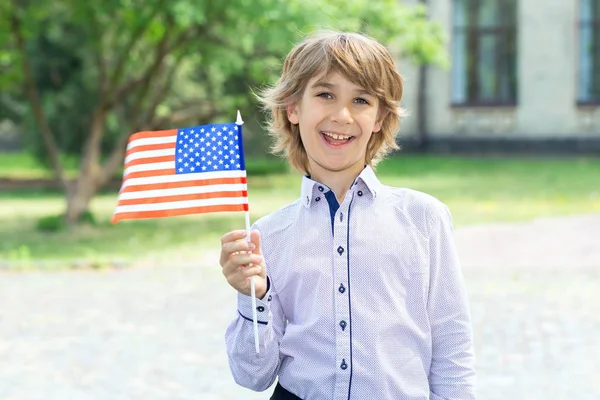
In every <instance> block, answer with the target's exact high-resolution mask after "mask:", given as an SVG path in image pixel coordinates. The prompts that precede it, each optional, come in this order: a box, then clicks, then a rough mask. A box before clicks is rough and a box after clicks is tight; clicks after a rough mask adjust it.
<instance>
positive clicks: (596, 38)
mask: <svg viewBox="0 0 600 400" xmlns="http://www.w3.org/2000/svg"><path fill="white" fill-rule="evenodd" d="M579 41H580V49H579V101H580V102H582V103H600V0H581V6H580V13H579Z"/></svg>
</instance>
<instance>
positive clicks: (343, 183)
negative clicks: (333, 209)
mask: <svg viewBox="0 0 600 400" xmlns="http://www.w3.org/2000/svg"><path fill="white" fill-rule="evenodd" d="M364 168H365V167H364V164H359V165H357V167H356V168H352V169H345V170H343V171H328V170H324V169H322V168H313V169H312V171H311V173H310V177H311V178H312V179H313V180H315V181H317V182H319V183H322V184H324V185H326V186H327V187H328V188H329V189H331V190H332V191H333V193H334V194H335V197H336V199H337V201H338V203H340V204H342V202H343V201H344V197H346V192H347V191H348V189H350V186H352V183H353V182H354V180H355V179H356V177H357V176H358V175H360V173H361V172H362V170H363V169H364Z"/></svg>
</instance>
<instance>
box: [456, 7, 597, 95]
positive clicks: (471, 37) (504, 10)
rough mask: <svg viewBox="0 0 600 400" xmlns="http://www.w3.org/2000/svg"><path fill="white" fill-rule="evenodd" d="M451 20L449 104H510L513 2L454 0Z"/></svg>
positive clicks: (514, 55) (514, 54) (514, 81)
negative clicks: (450, 94) (450, 95)
mask: <svg viewBox="0 0 600 400" xmlns="http://www.w3.org/2000/svg"><path fill="white" fill-rule="evenodd" d="M593 1H596V0H593ZM452 20H453V21H452V25H453V43H452V103H453V104H456V105H491V106H492V105H514V104H515V103H516V102H517V0H454V1H453V10H452Z"/></svg>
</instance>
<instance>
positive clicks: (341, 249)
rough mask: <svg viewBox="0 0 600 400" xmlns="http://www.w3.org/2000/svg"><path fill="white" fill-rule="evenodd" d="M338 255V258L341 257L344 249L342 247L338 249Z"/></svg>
mask: <svg viewBox="0 0 600 400" xmlns="http://www.w3.org/2000/svg"><path fill="white" fill-rule="evenodd" d="M337 251H338V253H339V254H340V256H341V255H342V253H343V252H344V248H343V247H342V246H340V247H338V250H337Z"/></svg>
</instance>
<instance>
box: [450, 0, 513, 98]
mask: <svg viewBox="0 0 600 400" xmlns="http://www.w3.org/2000/svg"><path fill="white" fill-rule="evenodd" d="M459 1H467V2H470V1H469V0H452V2H451V7H452V8H453V10H452V12H451V13H450V20H451V23H450V29H451V32H452V40H451V44H450V45H451V48H450V53H451V59H452V70H451V82H452V83H451V87H450V92H451V93H450V99H451V100H450V106H451V107H453V108H467V107H481V108H484V107H515V106H517V105H518V100H519V84H518V34H519V29H518V28H519V24H518V20H519V15H518V1H519V0H515V10H514V13H515V15H514V22H513V23H508V22H503V21H499V20H496V21H494V24H493V25H488V26H480V25H479V18H478V19H477V20H476V21H469V22H468V23H465V24H464V25H462V26H461V25H460V24H458V23H457V21H456V19H455V16H456V13H455V10H454V8H456V7H458V2H459ZM495 1H497V2H498V3H499V6H502V0H495ZM475 4H476V6H475V7H474V8H475V10H471V9H470V8H469V7H470V6H469V5H466V6H465V7H466V9H465V12H466V13H467V14H465V15H468V14H469V13H473V14H477V13H478V12H479V10H480V7H481V4H478V3H475ZM471 6H472V5H471ZM459 35H460V36H462V37H463V40H465V42H466V51H467V52H468V51H469V45H470V44H469V42H470V41H471V40H473V39H472V38H473V35H474V36H476V39H475V41H476V43H478V44H479V40H480V39H481V38H482V37H486V36H490V35H491V36H492V37H494V38H495V39H496V40H501V41H502V44H501V45H500V46H498V47H499V48H500V49H501V50H500V51H501V52H502V53H507V52H508V50H507V48H508V46H509V44H508V43H507V42H508V40H510V38H511V36H512V38H514V60H515V61H514V66H513V68H514V71H513V74H514V76H515V84H514V85H515V87H514V95H513V98H512V99H508V100H505V99H500V95H499V93H497V94H496V96H495V99H493V100H487V101H486V100H481V99H474V98H470V97H471V96H470V93H469V92H470V91H471V90H474V91H477V92H479V89H478V87H477V86H478V82H477V81H478V79H477V78H476V79H475V81H476V82H474V83H471V82H470V78H471V76H470V75H471V74H475V75H476V74H477V71H479V65H480V63H481V56H480V50H479V49H478V50H477V56H476V59H475V66H474V67H470V66H469V65H468V60H467V57H465V60H467V61H466V62H465V64H464V66H463V68H464V69H465V71H464V74H465V79H464V85H465V87H464V88H463V89H461V90H462V91H463V92H464V100H456V99H455V97H456V95H457V93H456V91H455V87H454V84H455V82H454V81H455V79H454V78H455V76H454V74H455V73H456V71H455V70H454V68H456V67H455V63H454V61H455V54H456V53H455V52H456V50H455V46H456V45H457V38H458V37H459ZM476 47H477V46H476ZM501 61H502V57H500V56H495V60H494V63H495V70H497V71H500V70H502V67H501V66H500V62H501ZM473 70H474V71H473ZM505 74H510V72H505ZM495 75H496V76H495V85H496V86H497V87H499V86H500V85H501V83H500V81H501V79H502V74H495ZM506 79H510V75H508V76H507V77H506ZM471 85H475V87H476V89H471V88H470V86H471ZM509 85H510V83H509ZM496 91H497V92H499V89H497V90H496ZM480 94H481V93H480V92H479V96H477V97H481V96H480ZM473 97H475V96H473Z"/></svg>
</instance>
